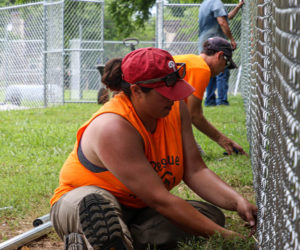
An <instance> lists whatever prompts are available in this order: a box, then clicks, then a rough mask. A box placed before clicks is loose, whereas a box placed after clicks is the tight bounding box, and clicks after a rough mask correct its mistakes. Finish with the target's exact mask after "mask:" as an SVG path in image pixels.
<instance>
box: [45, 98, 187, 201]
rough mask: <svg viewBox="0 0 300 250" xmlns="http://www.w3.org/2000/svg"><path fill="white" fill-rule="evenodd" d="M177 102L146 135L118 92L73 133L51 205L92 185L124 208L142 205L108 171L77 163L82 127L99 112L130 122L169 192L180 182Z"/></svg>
mask: <svg viewBox="0 0 300 250" xmlns="http://www.w3.org/2000/svg"><path fill="white" fill-rule="evenodd" d="M179 105H180V103H179V102H175V103H174V105H173V108H172V110H171V111H170V113H169V115H168V116H167V117H164V118H161V119H159V120H158V122H157V127H156V130H155V132H154V133H150V132H148V131H147V130H146V129H145V127H144V126H143V124H142V122H141V120H140V119H139V117H138V115H137V114H136V112H135V109H134V107H133V106H132V104H131V102H130V100H129V99H128V98H127V97H126V95H125V94H123V93H120V94H118V95H116V96H115V97H114V98H112V99H111V100H110V101H109V102H107V103H106V104H105V105H104V106H103V107H102V108H100V110H99V111H97V112H96V113H95V114H94V115H93V116H92V118H91V119H90V120H89V121H87V122H86V123H85V124H83V125H82V126H81V127H80V128H79V130H78V132H77V138H76V139H77V140H76V143H75V146H74V149H73V151H72V153H71V154H70V155H69V157H68V159H67V160H66V162H65V163H64V165H63V167H62V169H61V172H60V177H59V187H58V188H57V189H56V190H55V192H54V195H53V197H52V199H51V201H50V203H51V205H53V204H54V203H55V202H56V201H57V200H58V199H59V198H60V197H61V196H62V195H63V194H65V193H66V192H69V191H70V190H72V189H74V188H76V187H80V186H86V185H95V186H98V187H101V188H104V189H106V190H108V191H110V192H111V193H112V194H113V195H114V196H116V198H117V199H118V201H119V202H120V203H122V204H124V205H126V206H131V207H144V206H145V204H144V203H143V202H142V201H141V200H140V199H139V198H137V197H136V196H135V195H134V193H132V192H131V191H130V190H129V189H128V188H127V187H126V186H125V185H123V184H122V183H121V182H120V181H119V180H118V179H117V178H116V177H115V176H114V175H113V174H112V173H111V172H110V171H105V172H101V173H93V172H91V171H89V170H88V169H87V168H85V167H84V166H83V165H82V164H81V163H80V162H79V160H78V155H77V150H78V144H79V141H80V139H81V136H82V134H83V132H84V130H85V129H86V127H87V126H88V125H89V124H90V123H91V122H92V121H93V120H94V119H95V118H96V117H97V116H99V115H101V114H103V113H115V114H118V115H120V116H122V117H124V118H125V119H126V120H127V121H128V122H130V123H131V124H132V125H133V126H134V127H135V128H136V130H137V131H138V132H139V134H140V135H141V136H142V138H143V141H144V145H145V147H144V148H145V151H144V152H145V156H146V157H147V159H148V161H149V163H150V164H151V166H152V167H153V169H154V170H155V171H156V172H157V174H158V175H159V176H160V177H161V179H162V181H163V183H164V185H165V187H166V188H167V189H168V190H170V189H172V188H173V187H174V186H176V185H177V184H179V182H180V181H181V180H182V176H183V153H182V136H181V134H182V133H181V119H180V111H179Z"/></svg>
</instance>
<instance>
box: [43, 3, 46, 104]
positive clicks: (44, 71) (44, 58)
mask: <svg viewBox="0 0 300 250" xmlns="http://www.w3.org/2000/svg"><path fill="white" fill-rule="evenodd" d="M43 8H44V11H43V27H44V29H43V40H44V45H43V46H44V48H43V86H44V107H47V53H46V51H47V20H46V17H47V0H44V3H43Z"/></svg>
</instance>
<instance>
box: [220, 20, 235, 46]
mask: <svg viewBox="0 0 300 250" xmlns="http://www.w3.org/2000/svg"><path fill="white" fill-rule="evenodd" d="M217 21H218V23H219V25H220V27H221V29H222V31H223V32H224V34H225V35H226V36H227V37H228V39H229V40H230V43H231V46H232V48H233V49H236V42H235V40H234V38H233V35H232V33H231V30H230V28H229V24H228V22H227V20H226V17H224V16H219V17H217Z"/></svg>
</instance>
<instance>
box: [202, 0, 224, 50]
mask: <svg viewBox="0 0 300 250" xmlns="http://www.w3.org/2000/svg"><path fill="white" fill-rule="evenodd" d="M227 15H228V14H227V12H226V10H225V7H224V4H223V3H222V1H220V0H204V1H203V3H202V4H201V6H200V9H199V53H201V51H202V45H203V43H204V42H205V41H206V40H207V39H208V38H210V37H215V36H220V37H223V38H225V39H226V35H225V34H224V32H223V31H222V29H221V26H220V25H219V23H218V21H217V17H220V16H225V17H226V19H227V21H228V17H227Z"/></svg>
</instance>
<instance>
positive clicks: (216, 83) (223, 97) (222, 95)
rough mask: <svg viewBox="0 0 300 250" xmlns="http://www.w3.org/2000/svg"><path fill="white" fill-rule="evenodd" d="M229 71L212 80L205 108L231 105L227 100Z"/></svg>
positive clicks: (208, 88)
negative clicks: (216, 92)
mask: <svg viewBox="0 0 300 250" xmlns="http://www.w3.org/2000/svg"><path fill="white" fill-rule="evenodd" d="M229 76H230V73H229V69H225V70H224V72H223V73H220V74H219V75H217V76H216V77H212V78H210V81H209V84H208V86H207V87H206V98H205V102H204V105H205V106H215V105H229V102H228V100H227V92H228V79H229ZM217 88H218V97H217V98H216V94H215V91H216V89H217Z"/></svg>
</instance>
